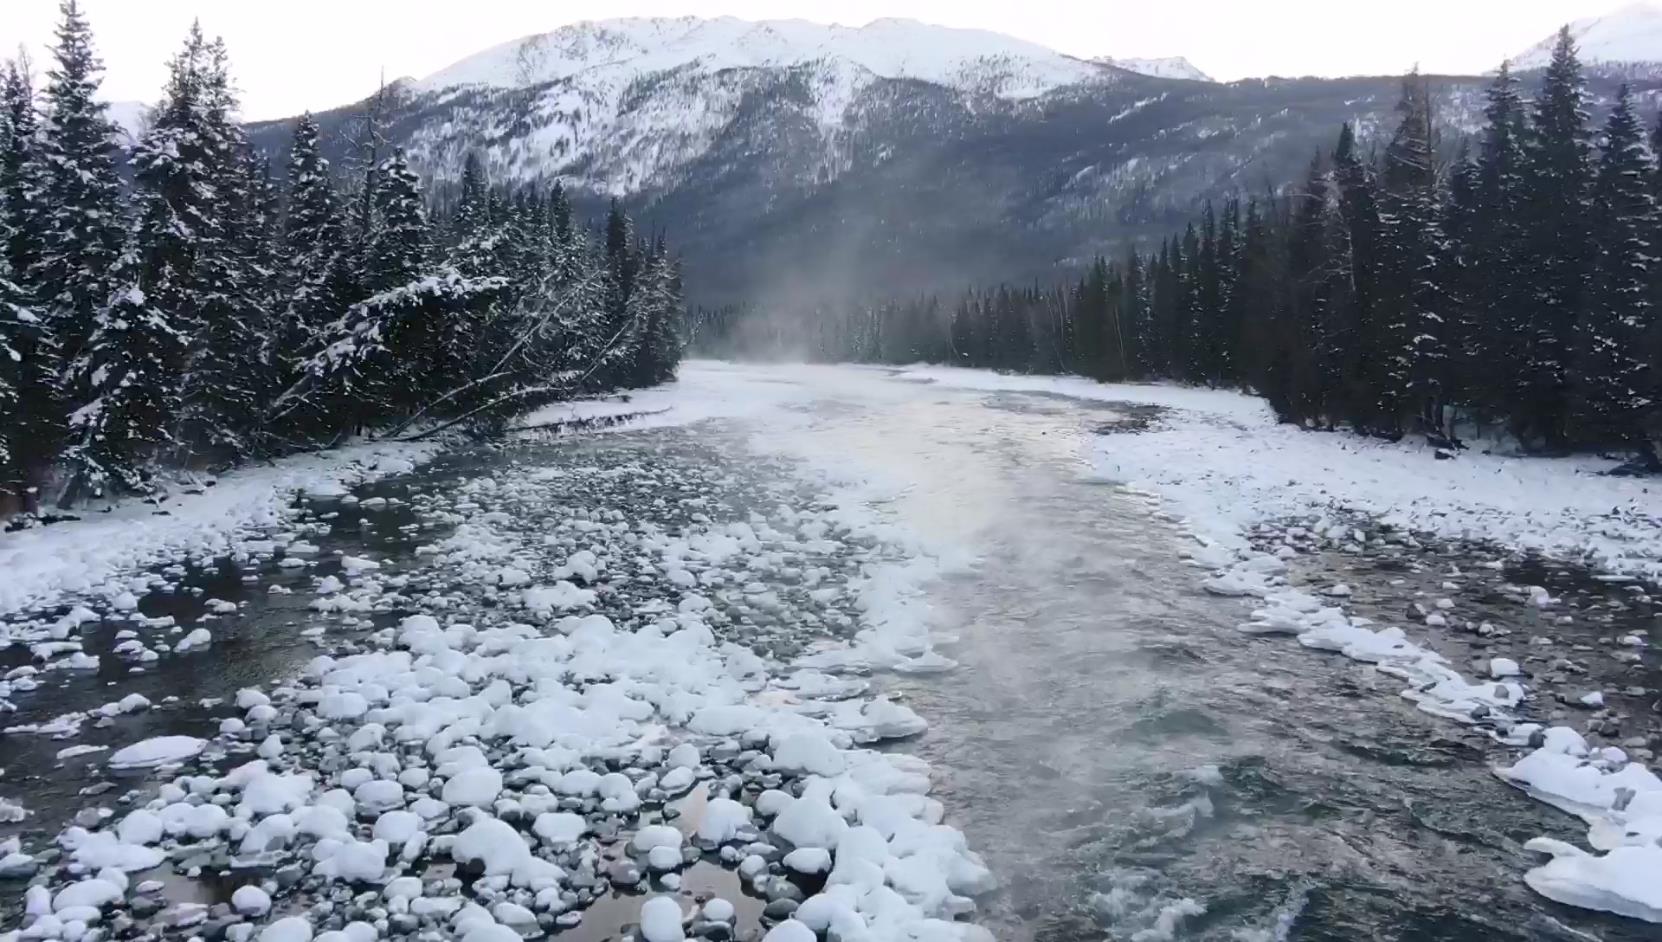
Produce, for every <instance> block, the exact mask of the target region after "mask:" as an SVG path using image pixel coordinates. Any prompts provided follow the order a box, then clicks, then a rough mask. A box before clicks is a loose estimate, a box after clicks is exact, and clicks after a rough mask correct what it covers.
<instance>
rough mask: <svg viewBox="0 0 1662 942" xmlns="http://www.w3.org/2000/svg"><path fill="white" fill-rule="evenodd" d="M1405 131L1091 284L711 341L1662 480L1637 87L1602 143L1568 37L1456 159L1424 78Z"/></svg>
mask: <svg viewBox="0 0 1662 942" xmlns="http://www.w3.org/2000/svg"><path fill="white" fill-rule="evenodd" d="M1397 114H1398V121H1397V124H1396V126H1395V129H1394V132H1393V133H1392V134H1391V135H1390V137H1389V139H1388V140H1385V141H1382V142H1381V143H1382V144H1383V145H1384V146H1383V150H1382V152H1379V153H1377V154H1369V153H1364V151H1363V148H1362V145H1361V144H1360V143H1359V142H1358V139H1357V135H1356V132H1355V129H1354V128H1353V127H1352V126H1351V125H1349V124H1347V125H1345V126H1343V127H1342V128H1340V130H1339V134H1338V138H1337V141H1336V143H1335V145H1334V147H1333V149H1332V150H1331V151H1330V152H1323V153H1319V154H1317V155H1315V156H1314V158H1313V160H1312V162H1311V165H1310V169H1309V172H1308V174H1306V175H1305V177H1304V179H1303V180H1302V181H1300V182H1298V183H1296V184H1293V185H1290V186H1288V187H1285V188H1282V189H1280V190H1279V191H1276V192H1273V193H1268V194H1265V195H1263V196H1258V197H1253V196H1248V197H1245V198H1239V197H1237V198H1230V199H1228V200H1225V201H1223V202H1221V204H1216V205H1214V204H1211V203H1208V204H1206V205H1205V207H1204V208H1203V210H1202V212H1201V214H1200V218H1198V219H1197V220H1195V221H1194V222H1193V223H1191V224H1190V225H1189V226H1187V227H1186V229H1185V230H1184V231H1183V232H1182V233H1181V234H1178V235H1176V236H1174V237H1171V238H1168V239H1166V240H1164V241H1163V242H1161V243H1160V245H1159V246H1158V247H1157V248H1156V249H1154V250H1152V251H1144V252H1138V251H1131V252H1129V253H1127V254H1126V255H1125V256H1124V257H1123V258H1119V259H1112V260H1109V259H1103V258H1098V259H1096V260H1095V262H1094V263H1093V264H1092V265H1090V266H1089V268H1088V270H1087V271H1086V272H1085V273H1084V275H1083V276H1082V277H1081V278H1079V280H1078V281H1076V282H1074V283H1072V284H1068V285H1064V286H1059V287H1054V288H1043V287H1039V286H1032V287H1025V288H1024V287H1018V286H1000V287H995V288H992V289H989V290H978V291H975V292H972V293H970V294H969V295H967V296H965V297H964V298H962V299H961V300H960V301H959V302H958V303H957V304H956V305H950V304H948V305H942V304H941V303H939V302H938V301H937V300H936V299H933V298H917V299H912V300H908V301H903V302H897V303H891V304H887V305H880V306H876V307H867V308H861V309H857V310H838V311H825V312H816V314H815V316H814V317H813V318H811V319H810V320H809V322H808V324H807V325H806V326H805V327H804V328H800V329H794V331H793V329H792V328H790V327H789V326H788V325H787V326H782V325H780V324H769V325H767V330H758V329H757V325H754V324H752V323H751V322H750V319H748V318H745V317H743V316H742V315H741V314H740V313H737V312H733V311H725V312H708V311H703V312H693V314H692V315H690V316H691V318H692V331H693V336H694V341H695V343H697V344H699V346H700V347H701V348H702V349H712V348H713V349H718V350H731V349H737V350H740V351H741V352H742V351H743V350H744V349H746V348H760V349H766V348H768V347H769V345H770V344H771V345H772V346H773V347H775V348H783V347H787V346H791V345H795V346H796V347H798V348H800V349H801V350H803V351H805V352H807V353H808V354H809V355H812V356H819V357H824V358H827V359H842V358H848V359H869V360H881V361H886V362H908V361H916V360H928V361H934V362H947V363H957V364H962V365H965V366H977V367H991V368H997V369H1008V370H1018V371H1039V372H1076V373H1081V374H1084V375H1089V376H1093V377H1097V378H1101V379H1128V378H1129V379H1144V378H1160V379H1169V380H1177V381H1182V382H1189V383H1204V384H1208V385H1213V386H1238V387H1242V388H1245V389H1249V390H1252V391H1255V392H1257V393H1259V394H1261V395H1263V396H1264V397H1265V398H1266V399H1267V400H1268V401H1269V403H1270V404H1271V405H1272V406H1273V407H1274V409H1275V411H1276V413H1277V415H1278V416H1280V417H1281V418H1282V419H1283V420H1285V421H1289V422H1296V423H1301V424H1305V425H1309V426H1313V427H1323V428H1338V427H1343V428H1349V429H1353V430H1356V431H1358V432H1362V433H1366V434H1371V435H1378V436H1383V437H1387V438H1399V437H1401V436H1403V435H1405V434H1409V433H1419V434H1425V435H1427V436H1429V437H1431V438H1433V439H1436V440H1438V441H1441V442H1445V443H1447V442H1454V441H1457V440H1458V439H1459V438H1460V437H1461V436H1466V435H1472V434H1488V433H1494V432H1498V431H1504V432H1505V433H1507V434H1509V435H1511V436H1513V437H1514V438H1515V439H1516V441H1518V442H1519V443H1520V444H1521V445H1523V446H1524V447H1526V448H1529V449H1532V450H1537V451H1542V452H1550V453H1561V452H1564V451H1566V450H1570V449H1587V450H1594V451H1603V452H1609V453H1635V454H1637V455H1639V456H1640V458H1641V460H1642V462H1643V463H1644V464H1646V465H1648V466H1649V468H1650V469H1652V470H1662V465H1659V463H1658V462H1657V459H1656V453H1655V441H1656V439H1657V438H1658V436H1659V435H1662V405H1659V403H1662V325H1659V322H1658V318H1657V316H1656V309H1657V302H1658V299H1659V296H1662V264H1659V262H1658V260H1657V258H1656V257H1655V253H1656V251H1657V248H1656V247H1657V244H1658V242H1659V240H1662V216H1659V215H1658V211H1657V205H1658V200H1659V198H1662V170H1659V168H1658V164H1657V159H1656V151H1657V150H1658V149H1662V127H1658V129H1657V130H1655V131H1653V132H1652V133H1650V134H1649V135H1647V134H1646V132H1645V128H1644V125H1643V121H1642V119H1641V118H1640V116H1639V115H1638V114H1637V112H1636V109H1635V103H1634V99H1633V95H1632V94H1631V92H1630V90H1629V89H1628V88H1626V87H1623V88H1622V89H1621V91H1620V92H1619V94H1618V95H1617V98H1616V100H1615V102H1614V104H1613V107H1612V108H1611V110H1610V112H1609V115H1608V117H1607V118H1606V119H1605V120H1604V121H1603V122H1602V126H1601V127H1599V128H1598V129H1596V130H1595V128H1594V126H1593V124H1592V122H1591V120H1590V117H1589V113H1588V102H1587V95H1586V91H1585V85H1584V80H1583V72H1582V68H1581V65H1580V63H1579V62H1578V60H1577V53H1576V48H1575V44H1574V42H1573V40H1572V39H1571V37H1570V35H1569V33H1568V31H1567V30H1565V31H1561V32H1560V34H1559V38H1558V42H1557V45H1556V48H1555V50H1554V53H1553V57H1552V60H1551V63H1550V64H1549V65H1548V67H1547V68H1546V70H1545V71H1544V73H1543V74H1542V76H1541V79H1540V87H1539V90H1538V93H1537V94H1536V95H1535V97H1534V98H1533V99H1532V100H1526V99H1525V98H1524V95H1523V91H1522V87H1521V83H1520V80H1519V79H1518V77H1517V76H1515V75H1513V74H1512V72H1511V70H1510V69H1509V68H1508V67H1507V66H1505V65H1503V66H1502V67H1501V69H1500V70H1499V72H1498V73H1497V74H1496V75H1495V77H1494V80H1493V82H1492V83H1491V85H1490V87H1489V88H1488V91H1487V102H1486V107H1485V116H1486V125H1485V127H1483V128H1482V129H1481V130H1480V131H1479V132H1478V133H1477V134H1475V135H1473V136H1472V137H1469V138H1467V139H1464V140H1462V141H1460V142H1458V147H1457V148H1448V149H1445V147H1444V142H1442V141H1440V140H1439V131H1438V124H1437V122H1436V120H1435V118H1436V116H1435V114H1434V113H1433V99H1432V95H1431V92H1430V85H1429V82H1428V80H1427V79H1426V78H1424V77H1422V76H1420V75H1418V74H1410V75H1408V76H1407V77H1405V79H1404V81H1403V85H1402V97H1401V101H1400V103H1399V105H1398V109H1397ZM1448 150H1454V151H1456V152H1457V156H1455V157H1454V158H1453V159H1452V160H1446V159H1440V158H1439V155H1440V154H1443V153H1446V152H1448Z"/></svg>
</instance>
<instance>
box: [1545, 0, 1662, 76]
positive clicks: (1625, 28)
mask: <svg viewBox="0 0 1662 942" xmlns="http://www.w3.org/2000/svg"><path fill="white" fill-rule="evenodd" d="M1570 35H1571V36H1573V37H1575V41H1576V45H1577V46H1579V47H1580V50H1581V61H1582V62H1584V63H1587V64H1589V65H1594V66H1609V67H1616V68H1621V67H1632V66H1641V67H1643V66H1662V4H1658V3H1635V4H1633V5H1631V6H1627V7H1623V8H1622V9H1620V10H1617V11H1615V12H1614V13H1609V14H1607V15H1605V16H1596V17H1589V18H1588V19H1584V20H1576V21H1575V22H1574V23H1571V24H1570ZM1557 41H1558V36H1557V34H1556V33H1554V34H1553V35H1551V36H1548V37H1546V38H1545V39H1543V40H1541V41H1540V42H1538V43H1536V44H1535V45H1533V46H1530V47H1529V48H1528V49H1526V50H1524V51H1523V52H1521V53H1519V54H1518V55H1517V57H1515V58H1514V59H1513V60H1512V67H1513V68H1514V69H1517V70H1519V71H1522V70H1526V69H1539V68H1545V67H1546V65H1547V63H1548V62H1550V61H1551V60H1552V48H1553V45H1554V44H1555V43H1556V42H1557Z"/></svg>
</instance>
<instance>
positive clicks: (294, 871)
mask: <svg viewBox="0 0 1662 942" xmlns="http://www.w3.org/2000/svg"><path fill="white" fill-rule="evenodd" d="M305 875H306V870H305V868H304V867H302V866H300V865H299V864H290V865H289V866H286V867H278V868H277V872H276V873H274V874H272V877H273V878H275V879H276V880H277V887H278V888H279V889H284V890H286V889H288V888H289V887H291V886H293V885H295V884H296V883H299V882H300V880H301V878H303V877H305Z"/></svg>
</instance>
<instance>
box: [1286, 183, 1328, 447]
mask: <svg viewBox="0 0 1662 942" xmlns="http://www.w3.org/2000/svg"><path fill="white" fill-rule="evenodd" d="M1293 200H1294V202H1293V207H1292V219H1291V229H1290V230H1289V232H1288V246H1287V277H1288V280H1289V284H1288V291H1287V314H1288V317H1287V320H1288V323H1287V325H1286V327H1285V329H1284V330H1283V331H1282V332H1281V333H1280V334H1279V336H1278V337H1277V343H1279V344H1282V345H1284V346H1285V347H1286V355H1285V356H1284V357H1282V358H1280V359H1281V360H1283V361H1284V365H1283V367H1282V368H1283V369H1284V370H1285V371H1286V376H1285V377H1284V378H1283V379H1282V382H1283V383H1284V384H1285V385H1284V390H1283V392H1282V395H1283V396H1284V397H1285V398H1284V401H1285V403H1286V408H1287V409H1289V410H1290V417H1292V418H1295V419H1297V420H1298V421H1311V420H1325V421H1328V422H1331V420H1332V417H1331V413H1330V408H1331V405H1332V401H1331V400H1332V396H1333V394H1334V393H1335V392H1336V390H1335V389H1333V388H1330V387H1329V385H1328V383H1327V382H1326V380H1327V377H1328V371H1326V370H1324V369H1323V367H1324V365H1325V364H1326V363H1327V361H1328V358H1327V357H1326V356H1325V355H1324V354H1325V353H1326V351H1327V350H1328V349H1329V348H1330V347H1331V345H1332V342H1333V341H1332V338H1331V337H1330V336H1329V325H1330V322H1331V321H1332V319H1333V318H1332V312H1331V310H1330V302H1331V298H1330V297H1329V288H1330V282H1329V278H1328V271H1329V268H1330V266H1331V264H1332V260H1331V259H1330V258H1329V257H1328V250H1329V248H1330V246H1329V244H1328V234H1327V221H1328V213H1327V206H1328V202H1329V197H1328V173H1327V168H1326V166H1325V165H1324V164H1323V161H1322V158H1321V155H1319V154H1318V155H1317V156H1316V157H1315V158H1314V159H1312V160H1311V161H1310V170H1309V172H1308V173H1307V174H1306V175H1305V179H1304V186H1303V188H1302V189H1300V190H1299V191H1297V192H1296V193H1295V194H1294V196H1293ZM1273 401H1274V400H1273V399H1272V402H1273Z"/></svg>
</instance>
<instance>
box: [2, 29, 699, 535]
mask: <svg viewBox="0 0 1662 942" xmlns="http://www.w3.org/2000/svg"><path fill="white" fill-rule="evenodd" d="M61 8H62V21H61V23H60V25H59V27H58V29H57V34H56V39H57V41H56V45H55V47H54V49H53V53H52V55H53V67H52V68H51V69H50V71H48V73H47V81H46V84H45V87H44V89H43V90H42V91H41V93H40V94H38V95H37V94H36V92H35V90H34V88H33V86H32V76H31V70H30V65H29V63H28V62H27V60H26V59H23V58H22V57H21V56H20V57H19V58H18V59H16V60H13V61H12V62H10V63H9V64H8V65H7V66H6V68H5V69H4V72H3V74H0V507H3V506H4V503H5V502H6V501H7V500H9V501H10V502H11V503H12V504H13V505H14V508H16V509H23V510H32V509H35V508H36V507H38V506H39V504H40V503H41V502H42V500H43V499H44V498H45V497H46V496H47V494H48V492H49V491H50V490H52V489H54V488H55V489H57V491H58V493H59V496H60V499H61V502H62V503H64V504H65V505H68V504H71V503H73V502H75V501H77V500H80V499H84V498H86V497H89V496H94V495H112V494H119V493H138V492H144V491H145V490H147V489H148V488H150V487H151V486H152V484H153V480H154V475H155V471H156V469H157V468H158V467H159V466H164V465H176V466H224V465H228V464H231V463H234V462H237V461H241V460H245V459H249V458H254V457H269V456H273V455H279V454H283V453H288V452H293V451H297V450H304V449H311V448H317V447H323V446H327V445H331V444H335V443H338V442H339V441H341V440H342V439H344V438H346V437H347V436H350V435H352V434H354V433H357V432H361V431H365V430H377V431H379V432H381V433H383V434H396V433H403V432H405V431H406V430H407V429H421V430H423V431H432V430H435V429H437V428H441V427H448V426H453V425H459V424H464V423H465V424H467V425H468V426H480V427H488V426H490V425H492V424H499V423H500V422H502V421H503V420H504V419H505V417H507V416H508V415H511V414H513V413H514V412H517V411H520V410H523V409H525V408H529V407H534V406H536V405H539V404H542V403H545V402H548V401H552V400H556V399H560V398H565V397H570V396H573V395H577V394H582V393H589V392H594V391H599V390H606V389H613V388H619V387H634V386H645V385H651V384H654V383H658V382H662V381H664V380H666V379H668V378H670V377H672V376H673V375H674V372H675V368H676V364H677V362H678V361H679V359H680V343H679V339H678V336H677V333H676V331H677V329H678V326H679V321H680V319H681V317H682V313H681V307H682V302H681V275H680V271H679V267H678V263H677V262H676V261H675V260H674V259H673V258H671V256H670V255H669V253H668V251H667V250H666V248H665V246H664V244H663V242H662V240H661V239H658V240H654V241H653V242H652V243H651V244H647V243H646V242H645V241H644V240H642V239H641V238H640V237H639V236H638V235H637V234H636V232H635V231H634V228H633V225H632V223H631V222H630V221H629V219H628V218H627V217H626V216H625V215H624V214H623V213H622V211H621V210H620V209H619V207H618V206H617V205H616V203H615V202H614V204H613V206H612V209H611V213H610V215H609V217H608V219H607V220H606V222H605V224H604V227H603V228H602V229H601V230H600V231H598V232H590V231H589V230H588V228H587V227H586V226H585V225H583V224H580V223H579V222H577V221H575V220H574V219H573V214H572V207H571V204H570V202H569V200H568V199H567V197H566V194H565V193H564V192H563V190H562V189H561V188H560V187H559V185H557V184H556V185H554V186H552V187H548V188H540V187H523V188H519V189H517V190H510V189H509V188H507V187H505V186H500V185H492V184H491V183H490V181H488V180H487V179H486V176H485V174H484V172H483V170H482V168H481V164H480V162H479V161H478V159H477V157H472V156H470V157H469V158H468V159H467V161H466V163H465V166H464V167H463V168H462V172H461V181H460V187H459V192H458V194H457V196H456V198H455V199H454V200H453V201H451V205H450V206H448V207H447V208H446V211H445V212H443V213H435V212H434V211H433V209H432V207H431V206H430V204H429V202H428V201H427V199H426V198H425V197H424V195H423V189H422V185H421V181H420V180H419V178H418V177H417V175H416V174H415V173H414V172H413V171H412V169H411V167H410V165H409V162H408V160H407V159H406V157H405V155H404V154H403V153H402V152H401V151H398V150H390V151H389V150H388V149H387V148H386V147H385V146H384V143H383V142H382V140H381V137H380V133H379V128H378V127H377V126H376V123H375V120H374V113H373V111H371V112H370V114H369V116H368V117H367V118H366V121H365V128H364V131H363V135H362V137H363V140H362V141H360V142H357V143H358V145H359V147H358V152H359V153H360V154H361V156H360V157H358V158H357V159H356V160H355V161H354V163H355V164H356V166H354V167H352V168H349V169H348V171H347V172H345V173H337V172H336V171H335V170H334V169H333V168H331V167H330V165H329V163H328V161H326V160H325V159H324V158H323V156H322V152H321V142H320V140H319V137H320V135H319V130H318V127H317V124H316V123H315V122H314V121H313V120H312V119H311V117H310V116H309V115H307V116H303V117H302V118H301V119H300V120H299V122H298V124H297V126H296V128H295V133H294V140H293V144H292V147H291V148H290V151H289V153H288V156H287V162H286V166H282V167H278V168H274V167H273V166H272V165H271V164H270V162H269V161H267V160H265V159H262V158H261V157H260V156H259V155H258V154H256V152H255V151H254V149H253V148H252V147H251V146H250V145H249V143H248V140H247V139H246V137H245V135H244V133H243V131H242V129H241V127H240V126H239V125H238V123H237V120H236V110H237V100H236V95H235V91H234V87H233V84H232V80H231V75H230V66H229V61H228V57H227V54H226V50H225V46H224V43H223V42H221V41H219V40H212V41H210V40H208V39H207V38H206V37H205V36H204V35H203V33H202V31H201V29H200V28H199V27H197V26H193V27H192V28H191V30H190V33H189V34H188V36H187V37H186V39H185V42H184V44H183V46H182V48H181V49H180V50H179V52H178V53H177V54H176V55H175V56H173V58H172V59H171V60H170V61H169V63H168V81H167V86H166V88H165V89H164V92H163V95H162V100H161V102H160V104H159V105H157V106H156V107H155V108H154V110H153V111H152V113H151V114H150V118H149V123H148V128H147V130H146V131H145V133H144V134H143V136H142V137H141V139H140V140H139V141H138V142H137V144H136V145H134V147H133V148H132V151H131V153H130V154H125V153H123V152H122V151H121V149H120V148H119V147H118V146H117V145H116V143H115V128H114V127H113V126H112V124H111V122H110V120H109V118H108V117H107V115H106V108H105V106H104V105H103V104H101V103H100V102H98V101H97V100H96V95H97V91H98V87H99V82H100V73H101V71H102V65H101V63H100V61H99V59H98V57H97V54H96V52H95V50H94V47H93V37H92V33H91V29H90V27H89V25H88V23H87V21H86V18H85V17H84V16H83V15H82V13H81V11H80V10H79V9H78V7H77V4H76V3H75V0H65V2H63V3H62V5H61ZM124 159H125V161H126V164H125V166H126V167H127V168H130V174H131V184H130V185H128V184H127V183H126V181H125V180H124V179H123V173H122V171H123V166H124V165H123V160H124Z"/></svg>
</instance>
